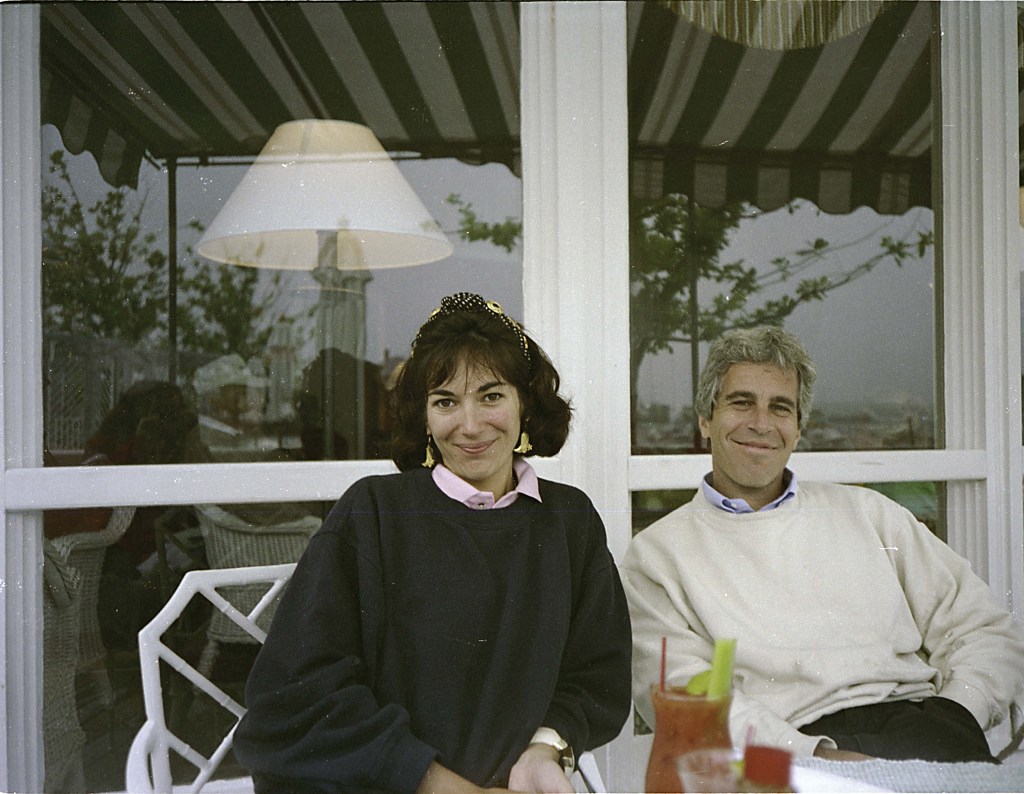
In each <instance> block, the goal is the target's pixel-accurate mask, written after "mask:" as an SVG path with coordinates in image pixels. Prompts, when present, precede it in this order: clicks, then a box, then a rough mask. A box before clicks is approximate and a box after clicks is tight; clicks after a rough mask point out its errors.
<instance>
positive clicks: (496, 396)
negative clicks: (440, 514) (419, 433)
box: [427, 363, 522, 499]
mask: <svg viewBox="0 0 1024 794" xmlns="http://www.w3.org/2000/svg"><path fill="white" fill-rule="evenodd" d="M521 420H522V404H521V402H520V400H519V392H518V390H517V389H516V388H515V386H512V385H511V384H509V383H505V382H504V381H503V380H502V379H501V378H500V377H499V376H497V375H495V373H494V372H492V371H491V370H490V369H488V368H486V367H480V366H477V365H469V366H468V367H467V366H466V364H465V363H462V364H460V365H459V367H458V369H457V370H456V371H455V374H454V375H453V376H452V377H451V379H449V380H448V381H447V382H445V383H442V384H441V385H440V386H438V387H437V388H434V389H431V390H430V391H429V392H428V393H427V429H428V430H429V431H430V434H431V435H432V436H433V437H434V443H435V444H436V445H437V448H438V450H439V451H440V452H441V458H442V461H441V462H442V463H444V465H445V466H447V467H448V468H449V469H450V470H451V471H452V472H454V473H455V474H457V475H458V476H459V477H461V478H462V479H463V480H465V481H466V482H468V483H469V484H470V485H472V486H473V487H475V488H477V489H478V490H481V491H489V492H491V493H493V494H494V498H495V499H500V498H501V497H502V496H504V495H505V494H506V493H508V491H510V490H511V489H512V450H513V449H514V448H515V446H516V444H518V443H519V431H520V426H521Z"/></svg>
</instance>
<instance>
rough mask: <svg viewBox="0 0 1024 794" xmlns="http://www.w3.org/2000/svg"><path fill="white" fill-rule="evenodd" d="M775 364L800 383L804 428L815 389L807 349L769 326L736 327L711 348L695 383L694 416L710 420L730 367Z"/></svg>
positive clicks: (800, 419) (800, 414) (799, 415)
mask: <svg viewBox="0 0 1024 794" xmlns="http://www.w3.org/2000/svg"><path fill="white" fill-rule="evenodd" d="M743 363H753V364H774V365H775V366H777V367H779V368H781V369H784V370H795V371H796V376H797V383H798V384H799V389H798V397H797V421H798V422H799V424H800V429H801V430H803V429H804V428H805V427H806V426H807V420H808V418H809V417H810V415H811V399H812V397H813V387H814V364H813V363H812V361H811V357H810V356H809V355H808V353H807V350H806V348H804V346H803V344H801V342H800V340H799V339H797V338H796V337H795V336H793V334H791V333H788V332H786V331H783V330H782V329H781V328H776V327H775V326H772V325H762V326H759V327H757V328H738V329H736V330H733V331H727V332H726V333H724V334H722V336H720V337H719V338H718V339H717V340H715V342H714V343H713V344H712V345H711V349H710V350H709V351H708V360H707V362H705V364H704V369H703V370H702V371H701V373H700V380H699V381H698V382H697V397H696V404H695V405H694V406H693V407H694V410H695V411H696V412H697V415H698V416H700V417H701V418H703V419H706V420H710V419H711V414H712V413H713V412H714V410H715V404H716V403H717V402H718V397H719V394H720V392H721V390H722V382H723V381H724V380H725V373H726V372H728V371H729V367H731V366H732V365H733V364H743Z"/></svg>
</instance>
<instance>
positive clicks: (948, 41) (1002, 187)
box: [936, 2, 1024, 618]
mask: <svg viewBox="0 0 1024 794" xmlns="http://www.w3.org/2000/svg"><path fill="white" fill-rule="evenodd" d="M937 6H938V14H939V21H940V25H941V30H942V36H941V39H940V45H939V48H940V70H941V71H940V80H941V97H942V106H941V113H942V119H941V127H939V126H937V127H936V128H937V129H941V130H942V133H941V147H942V152H943V157H942V197H941V203H940V205H939V206H940V207H941V219H940V222H939V224H937V225H938V226H939V227H940V228H941V234H942V237H941V245H940V251H941V252H942V257H943V266H942V273H943V280H944V290H943V294H944V301H943V318H942V328H943V339H944V345H945V350H944V354H943V357H942V366H943V368H944V370H945V373H944V378H943V383H944V389H945V393H944V398H945V415H946V418H945V430H946V446H947V448H948V449H965V450H966V449H981V450H984V452H985V460H986V478H985V479H984V480H983V481H976V482H966V483H957V484H953V485H951V486H950V488H949V538H948V539H949V543H950V545H951V546H952V547H953V548H954V549H956V550H957V551H959V552H960V553H961V554H964V555H965V556H966V557H967V558H968V559H969V560H970V561H971V563H972V565H973V566H974V569H975V571H976V572H977V573H979V574H980V575H981V576H983V577H985V578H986V579H987V580H988V582H989V584H990V586H991V587H992V589H993V591H994V592H995V593H996V595H997V597H999V598H1000V599H1001V600H1004V601H1005V603H1006V605H1007V606H1008V607H1010V608H1012V609H1013V610H1014V611H1015V613H1016V615H1017V617H1018V618H1024V600H1022V597H1024V535H1022V532H1024V529H1022V523H1024V504H1022V470H1021V401H1020V399H1021V392H1020V372H1021V350H1020V250H1019V245H1020V242H1019V235H1020V230H1019V223H1018V199H1017V168H1018V155H1017V134H1018V132H1017V124H1018V109H1017V48H1016V44H1017V40H1016V30H1017V22H1016V13H1017V7H1016V4H1015V3H973V2H951V3H939V4H937ZM939 143H940V141H939V140H936V144H939Z"/></svg>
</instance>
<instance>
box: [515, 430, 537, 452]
mask: <svg viewBox="0 0 1024 794" xmlns="http://www.w3.org/2000/svg"><path fill="white" fill-rule="evenodd" d="M531 449H533V444H531V443H530V434H529V433H527V432H526V431H525V430H524V431H523V432H522V434H521V435H520V436H519V446H518V447H516V448H515V449H513V450H512V451H513V452H515V453H516V454H518V455H525V454H526V453H527V452H529V451H530V450H531Z"/></svg>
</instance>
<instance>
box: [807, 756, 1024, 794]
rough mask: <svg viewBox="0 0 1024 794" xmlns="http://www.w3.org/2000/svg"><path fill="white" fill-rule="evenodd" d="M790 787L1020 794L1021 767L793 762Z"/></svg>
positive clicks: (1022, 789) (1016, 764)
mask: <svg viewBox="0 0 1024 794" xmlns="http://www.w3.org/2000/svg"><path fill="white" fill-rule="evenodd" d="M792 782H793V784H794V788H795V789H796V790H797V791H800V792H804V791H807V792H821V794H825V793H826V792H857V791H889V792H893V791H895V792H993V791H1000V792H1010V791H1018V792H1024V764H1022V763H1020V762H1019V761H1018V762H1012V761H1011V762H1010V763H1005V764H1002V765H996V764H985V763H980V762H971V763H960V764H949V763H936V762H933V761H886V760H881V759H876V760H873V761H827V760H825V759H822V758H797V759H794V760H793V770H792Z"/></svg>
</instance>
